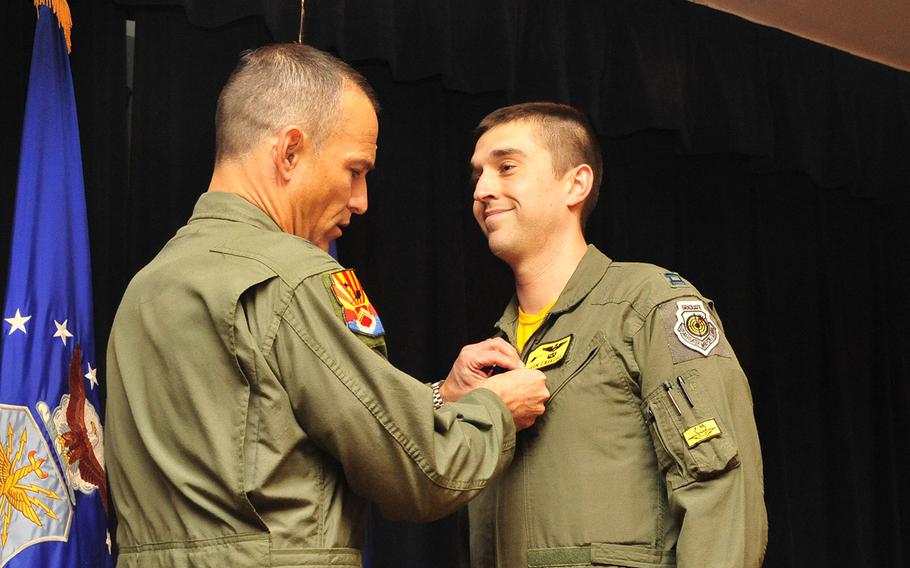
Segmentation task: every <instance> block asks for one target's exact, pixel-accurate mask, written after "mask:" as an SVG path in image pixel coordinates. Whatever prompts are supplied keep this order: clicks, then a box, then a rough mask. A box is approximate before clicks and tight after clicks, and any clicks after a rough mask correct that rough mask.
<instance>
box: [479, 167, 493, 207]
mask: <svg viewBox="0 0 910 568" xmlns="http://www.w3.org/2000/svg"><path fill="white" fill-rule="evenodd" d="M493 189H494V188H493V183H491V181H490V176H487V175H485V174H480V177H478V178H477V183H475V184H474V201H483V200H484V199H485V198H487V197H491V196H492V195H493Z"/></svg>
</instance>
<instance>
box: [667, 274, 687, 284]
mask: <svg viewBox="0 0 910 568" xmlns="http://www.w3.org/2000/svg"><path fill="white" fill-rule="evenodd" d="M664 278H666V279H667V282H668V283H669V284H670V287H671V288H682V287H683V286H688V285H689V284H688V283H687V282H686V281H685V280H683V278H682V276H680V275H679V274H678V273H676V272H664Z"/></svg>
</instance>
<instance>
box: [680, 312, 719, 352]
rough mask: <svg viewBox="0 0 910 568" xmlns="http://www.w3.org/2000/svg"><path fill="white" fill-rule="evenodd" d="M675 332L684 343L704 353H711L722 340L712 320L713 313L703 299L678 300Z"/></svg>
mask: <svg viewBox="0 0 910 568" xmlns="http://www.w3.org/2000/svg"><path fill="white" fill-rule="evenodd" d="M673 333H675V334H676V337H678V338H679V341H680V342H681V343H682V344H683V345H685V346H686V347H688V348H689V349H693V350H695V351H698V352H699V353H701V354H702V355H708V354H709V353H711V350H712V349H714V348H715V347H716V346H717V343H718V342H719V341H720V332H719V331H718V329H717V325H716V324H715V323H714V321H712V320H711V314H709V313H708V310H707V309H706V308H705V304H704V303H703V302H702V301H701V300H682V301H679V302H676V325H675V326H674V327H673Z"/></svg>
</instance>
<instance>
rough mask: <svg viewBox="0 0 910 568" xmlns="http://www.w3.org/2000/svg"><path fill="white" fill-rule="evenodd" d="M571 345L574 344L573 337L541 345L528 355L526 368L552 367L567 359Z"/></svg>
mask: <svg viewBox="0 0 910 568" xmlns="http://www.w3.org/2000/svg"><path fill="white" fill-rule="evenodd" d="M570 343H572V336H571V335H569V336H567V337H563V338H562V339H557V340H556V341H551V342H550V343H544V344H543V345H539V346H538V347H537V348H536V349H535V350H534V351H531V354H530V355H528V362H527V363H525V368H526V369H543V368H544V367H552V366H553V365H555V364H556V363H559V362H560V361H562V360H563V359H564V358H565V356H566V353H568V352H569V344H570Z"/></svg>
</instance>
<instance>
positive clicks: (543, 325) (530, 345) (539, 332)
mask: <svg viewBox="0 0 910 568" xmlns="http://www.w3.org/2000/svg"><path fill="white" fill-rule="evenodd" d="M551 321H553V314H549V313H548V314H547V315H546V316H544V318H543V321H542V322H540V325H539V326H538V327H537V329H535V330H534V333H532V334H531V337H529V338H528V340H527V341H525V347H524V349H522V350H521V362H522V363H527V362H528V359H527V357H528V355H530V354H531V352H532V351H534V349H536V348H537V346H538V345H539V344H540V338H541V337H543V336H544V334H545V333H546V329H547V325H548V324H549V323H550V322H551ZM516 329H517V328H516Z"/></svg>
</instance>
